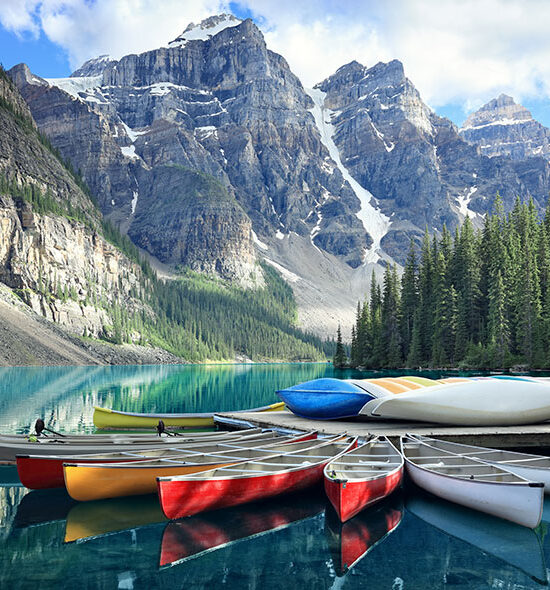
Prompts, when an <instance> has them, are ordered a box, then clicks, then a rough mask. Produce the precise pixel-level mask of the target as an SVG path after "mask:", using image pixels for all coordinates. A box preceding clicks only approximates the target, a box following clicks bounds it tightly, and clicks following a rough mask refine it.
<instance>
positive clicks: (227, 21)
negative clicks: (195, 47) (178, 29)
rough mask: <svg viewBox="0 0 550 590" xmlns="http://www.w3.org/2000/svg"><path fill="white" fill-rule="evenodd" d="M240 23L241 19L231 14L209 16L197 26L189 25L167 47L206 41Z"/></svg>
mask: <svg viewBox="0 0 550 590" xmlns="http://www.w3.org/2000/svg"><path fill="white" fill-rule="evenodd" d="M241 22H242V20H241V19H238V18H237V17H236V16H233V15H232V14H218V15H216V16H210V17H209V18H206V19H204V20H203V21H201V22H200V23H199V24H195V23H190V24H189V25H188V26H187V28H186V29H185V31H183V33H182V34H181V35H180V36H179V37H177V38H176V39H174V40H173V41H171V42H170V43H169V44H168V47H184V46H185V45H186V44H187V42H188V41H208V39H211V38H212V37H213V36H214V35H217V34H218V33H220V32H221V31H223V30H224V29H228V28H230V27H236V26H237V25H240V24H241Z"/></svg>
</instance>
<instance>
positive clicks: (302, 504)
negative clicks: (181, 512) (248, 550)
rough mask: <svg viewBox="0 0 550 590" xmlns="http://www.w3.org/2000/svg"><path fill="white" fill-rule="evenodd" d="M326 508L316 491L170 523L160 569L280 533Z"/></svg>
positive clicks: (162, 549) (318, 492)
mask: <svg viewBox="0 0 550 590" xmlns="http://www.w3.org/2000/svg"><path fill="white" fill-rule="evenodd" d="M324 508H325V497H324V495H323V494H322V493H321V491H320V490H314V491H313V492H310V493H309V494H296V495H292V496H285V497H281V498H276V499H274V500H271V501H268V502H255V503H253V504H247V505H244V506H236V507H234V508H228V509H226V510H217V511H214V512H206V513H203V514H199V515H196V516H192V517H191V518H185V519H182V520H177V521H173V522H170V523H168V524H167V525H166V528H165V529H164V534H163V537H162V547H161V552H160V564H159V565H160V567H166V566H173V565H176V564H179V563H183V562H184V561H186V560H188V559H191V558H196V557H198V556H200V555H202V554H204V553H206V552H208V551H213V550H215V549H219V548H221V547H226V546H228V545H229V544H232V543H236V542H238V541H242V540H243V539H246V538H249V537H254V536H258V535H261V534H265V533H270V532H275V531H279V530H280V529H282V528H283V527H287V526H289V525H291V524H292V523H296V522H297V521H300V520H304V519H306V518H311V517H313V516H315V515H317V514H320V513H321V512H322V511H323V510H324Z"/></svg>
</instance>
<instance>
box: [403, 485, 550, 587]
mask: <svg viewBox="0 0 550 590" xmlns="http://www.w3.org/2000/svg"><path fill="white" fill-rule="evenodd" d="M406 507H407V511H408V512H410V513H411V514H414V516H416V517H418V518H420V519H422V520H423V521H424V522H426V523H428V524H429V525H431V526H433V527H435V528H436V529H438V530H440V531H442V532H444V533H446V534H447V535H450V536H452V537H455V538H456V539H459V540H461V541H464V542H465V543H468V544H470V545H471V546H472V547H475V548H477V549H480V550H481V551H482V552H483V553H486V554H488V555H492V556H494V557H495V558H497V559H499V560H501V561H502V562H503V563H504V564H506V566H512V567H513V568H517V569H518V570H519V571H521V572H523V573H525V574H527V575H528V576H529V577H531V578H532V579H533V580H535V581H536V582H538V583H539V584H543V585H546V584H547V583H548V579H547V570H546V564H545V559H544V553H543V549H542V543H541V538H540V536H539V535H540V531H539V532H535V531H533V530H531V529H528V528H526V527H523V526H520V525H517V524H514V523H512V522H508V521H506V520H502V519H500V518H496V517H494V516H490V515H488V514H484V513H482V512H477V511H475V510H470V509H468V508H463V507H462V506H458V505H457V504H452V503H451V502H445V501H444V500H440V499H439V498H435V497H433V496H429V495H427V494H423V493H421V492H420V491H418V493H415V494H414V495H411V496H409V497H408V498H407V502H406Z"/></svg>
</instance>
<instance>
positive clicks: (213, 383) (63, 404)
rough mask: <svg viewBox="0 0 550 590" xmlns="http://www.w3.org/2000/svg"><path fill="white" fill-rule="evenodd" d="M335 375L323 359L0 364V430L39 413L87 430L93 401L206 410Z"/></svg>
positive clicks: (265, 399)
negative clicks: (247, 362) (240, 362)
mask: <svg viewBox="0 0 550 590" xmlns="http://www.w3.org/2000/svg"><path fill="white" fill-rule="evenodd" d="M332 374H333V369H332V366H331V365H327V364H326V363H316V364H315V363H312V364H280V365H275V364H273V365H151V366H130V367H128V366H118V367H114V366H113V367H3V368H0V432H27V431H28V430H29V429H30V428H31V426H32V425H33V424H34V421H35V420H36V418H37V417H39V416H41V417H43V418H44V420H45V421H46V426H48V427H49V428H53V429H55V430H61V431H66V432H86V431H92V430H93V422H92V414H93V406H94V405H100V406H105V407H110V408H114V409H117V410H125V411H135V412H212V411H223V410H235V409H244V408H250V407H256V406H260V405H264V404H269V403H272V402H275V401H279V400H278V398H277V396H276V394H275V391H276V390H277V389H281V388H284V387H288V386H289V385H292V384H293V383H297V382H300V381H307V380H309V379H316V378H317V377H323V376H330V375H332Z"/></svg>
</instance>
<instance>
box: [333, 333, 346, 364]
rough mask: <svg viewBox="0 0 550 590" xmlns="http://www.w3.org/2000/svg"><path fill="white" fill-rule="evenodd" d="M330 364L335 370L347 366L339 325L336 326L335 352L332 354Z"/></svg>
mask: <svg viewBox="0 0 550 590" xmlns="http://www.w3.org/2000/svg"><path fill="white" fill-rule="evenodd" d="M332 363H333V365H334V366H335V367H336V368H337V369H340V368H342V367H345V366H347V364H348V358H347V356H346V351H345V349H344V344H343V343H342V330H341V328H340V324H338V332H337V334H336V352H335V353H334V359H333V361H332Z"/></svg>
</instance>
